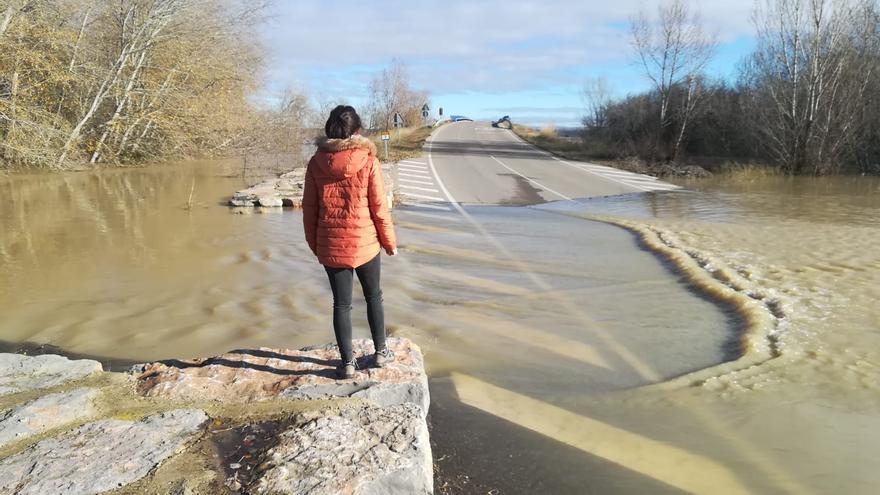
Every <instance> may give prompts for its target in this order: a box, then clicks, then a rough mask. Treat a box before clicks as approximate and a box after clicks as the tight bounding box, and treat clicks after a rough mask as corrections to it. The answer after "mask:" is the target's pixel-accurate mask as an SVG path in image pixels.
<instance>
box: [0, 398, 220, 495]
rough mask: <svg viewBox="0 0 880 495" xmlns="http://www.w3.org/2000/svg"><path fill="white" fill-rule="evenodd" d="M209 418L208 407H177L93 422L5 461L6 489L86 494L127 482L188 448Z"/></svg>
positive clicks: (2, 480) (0, 474) (1, 494)
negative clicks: (135, 418)
mask: <svg viewBox="0 0 880 495" xmlns="http://www.w3.org/2000/svg"><path fill="white" fill-rule="evenodd" d="M207 419H208V417H207V415H206V414H205V413H204V412H203V411H200V410H194V409H177V410H174V411H170V412H166V413H161V414H157V415H154V416H150V417H148V418H145V419H143V420H141V421H124V420H119V419H106V420H102V421H96V422H94V423H88V424H86V425H83V426H81V427H79V428H76V429H74V430H72V431H69V432H66V433H64V434H62V435H59V436H57V437H54V438H49V439H46V440H43V441H41V442H38V443H36V444H35V445H33V446H31V447H29V448H27V449H25V450H23V451H22V452H20V453H18V454H15V455H13V456H11V457H8V458H6V459H3V460H2V461H0V495H7V494H8V495H12V494H16V495H44V494H50V493H52V494H55V493H59V494H60V493H63V494H66V495H80V494H82V495H85V494H95V493H102V492H105V491H108V490H112V489H115V488H119V487H122V486H125V485H127V484H129V483H132V482H134V481H137V480H138V479H141V478H143V477H144V476H146V475H147V474H148V473H149V472H150V471H151V470H152V469H153V468H155V467H156V466H157V465H158V464H159V463H161V462H162V461H163V460H165V459H166V458H168V457H170V456H171V455H173V454H175V453H177V452H178V451H180V450H182V449H183V447H184V446H185V444H186V443H187V442H188V441H190V440H192V439H194V438H195V437H196V436H197V435H198V434H199V432H200V430H201V425H202V424H203V423H204V422H205V421H206V420H207Z"/></svg>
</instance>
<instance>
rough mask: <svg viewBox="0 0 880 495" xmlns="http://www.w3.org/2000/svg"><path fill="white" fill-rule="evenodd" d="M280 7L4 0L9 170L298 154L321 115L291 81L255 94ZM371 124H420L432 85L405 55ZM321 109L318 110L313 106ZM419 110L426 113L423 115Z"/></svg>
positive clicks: (233, 1) (3, 135) (1, 65)
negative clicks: (417, 78) (398, 118)
mask: <svg viewBox="0 0 880 495" xmlns="http://www.w3.org/2000/svg"><path fill="white" fill-rule="evenodd" d="M270 4H271V2H267V1H257V2H253V1H245V0H221V1H213V0H122V1H120V2H111V3H108V2H101V1H98V0H4V1H3V2H0V170H3V169H7V170H9V169H20V168H32V169H35V168H38V169H54V170H60V169H70V168H81V167H82V166H83V165H85V164H102V163H104V164H131V163H141V162H147V161H152V162H154V161H161V160H170V159H181V158H193V157H220V156H232V155H245V156H247V155H251V156H256V155H265V154H267V153H273V154H278V153H283V154H288V155H293V156H295V157H297V158H296V159H295V160H294V161H296V162H297V163H298V159H299V158H298V157H299V155H300V154H301V149H300V148H301V145H302V143H303V142H304V141H305V140H307V139H309V138H311V137H312V136H311V130H312V129H315V128H319V127H323V120H321V119H322V118H323V116H324V115H326V111H327V110H329V108H332V107H333V106H335V105H336V104H338V103H342V101H336V99H334V101H329V100H328V101H324V102H314V101H312V100H310V99H309V98H307V97H306V96H305V95H303V94H301V92H298V91H296V90H294V89H285V90H282V91H280V92H278V93H275V94H271V95H269V97H268V98H267V101H270V102H271V103H266V104H255V103H254V101H252V100H251V99H250V96H252V95H253V94H255V93H256V92H257V90H258V89H259V88H260V87H261V84H262V80H261V74H262V70H263V68H264V61H265V58H266V57H265V56H264V53H263V49H262V46H261V45H260V43H259V41H258V40H259V37H258V36H256V35H255V31H256V29H257V28H258V26H259V25H260V23H262V22H264V21H265V20H266V19H267V18H269V17H271V13H272V12H271V8H270V7H271V5H270ZM369 91H370V97H369V101H368V103H367V106H368V108H367V112H365V113H366V114H367V115H368V116H369V119H370V125H371V127H375V128H385V129H387V128H388V127H389V122H390V119H391V118H392V117H393V115H394V114H395V113H400V114H401V115H403V116H404V118H405V119H406V120H407V122H408V124H409V125H411V126H416V125H417V124H418V123H419V122H420V120H421V119H420V114H419V112H420V109H421V107H422V105H423V104H424V103H425V102H427V99H428V95H427V93H426V92H425V91H416V90H414V89H412V88H411V87H410V80H409V75H408V69H407V67H406V65H405V64H404V63H402V62H400V61H393V62H392V64H391V65H390V66H389V68H387V69H385V70H382V71H380V72H378V73H377V74H375V76H374V77H373V79H372V81H371V83H370V86H369ZM316 103H317V104H316ZM417 116H419V117H417Z"/></svg>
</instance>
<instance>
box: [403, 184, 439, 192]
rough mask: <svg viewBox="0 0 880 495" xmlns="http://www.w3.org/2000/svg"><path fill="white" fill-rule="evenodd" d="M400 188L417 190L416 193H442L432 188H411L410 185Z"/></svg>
mask: <svg viewBox="0 0 880 495" xmlns="http://www.w3.org/2000/svg"><path fill="white" fill-rule="evenodd" d="M400 188H401V189H415V190H416V191H427V192H433V193H438V192H440V191H438V190H436V189H431V188H430V187H419V186H410V185H407V184H401V185H400Z"/></svg>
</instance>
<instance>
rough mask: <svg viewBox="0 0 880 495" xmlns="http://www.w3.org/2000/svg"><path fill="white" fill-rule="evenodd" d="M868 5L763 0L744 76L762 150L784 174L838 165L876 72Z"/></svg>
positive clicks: (874, 33) (873, 18)
mask: <svg viewBox="0 0 880 495" xmlns="http://www.w3.org/2000/svg"><path fill="white" fill-rule="evenodd" d="M872 4H873V2H859V3H854V2H851V1H848V0H764V2H763V3H761V4H760V5H759V7H758V8H757V9H756V11H755V15H754V21H755V24H756V28H757V31H758V40H759V42H758V48H757V50H756V51H755V53H754V55H753V63H752V69H753V72H752V73H751V74H750V77H751V80H752V84H751V86H752V90H753V93H754V95H755V97H756V98H758V99H759V100H760V101H761V102H762V103H763V104H759V105H757V106H756V107H757V108H758V110H759V113H758V118H759V119H760V121H761V123H762V125H761V129H762V131H763V133H762V134H763V136H764V137H765V140H766V145H767V146H768V148H769V149H770V150H771V151H772V153H773V155H774V157H775V158H776V159H777V160H778V161H779V163H780V164H781V165H782V167H783V169H784V170H786V171H787V172H789V173H793V174H805V173H809V174H820V173H826V172H830V171H834V170H836V169H837V168H838V167H839V166H840V161H841V159H842V154H843V152H844V151H845V149H846V143H847V141H848V140H849V138H850V137H851V136H853V134H854V133H857V125H858V124H857V122H858V117H859V115H861V114H862V112H861V110H860V109H861V107H862V106H863V105H864V102H865V97H866V90H867V89H868V86H869V84H870V82H871V81H872V79H873V76H874V74H875V72H874V68H875V66H876V57H877V51H876V50H877V44H876V43H877V42H876V37H877V31H876V29H877V23H876V16H875V14H872V12H874V6H873V5H872Z"/></svg>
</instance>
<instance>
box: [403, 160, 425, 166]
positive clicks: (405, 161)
mask: <svg viewBox="0 0 880 495" xmlns="http://www.w3.org/2000/svg"><path fill="white" fill-rule="evenodd" d="M399 163H413V164H415V165H425V162H416V161H413V160H400V162H399Z"/></svg>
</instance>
